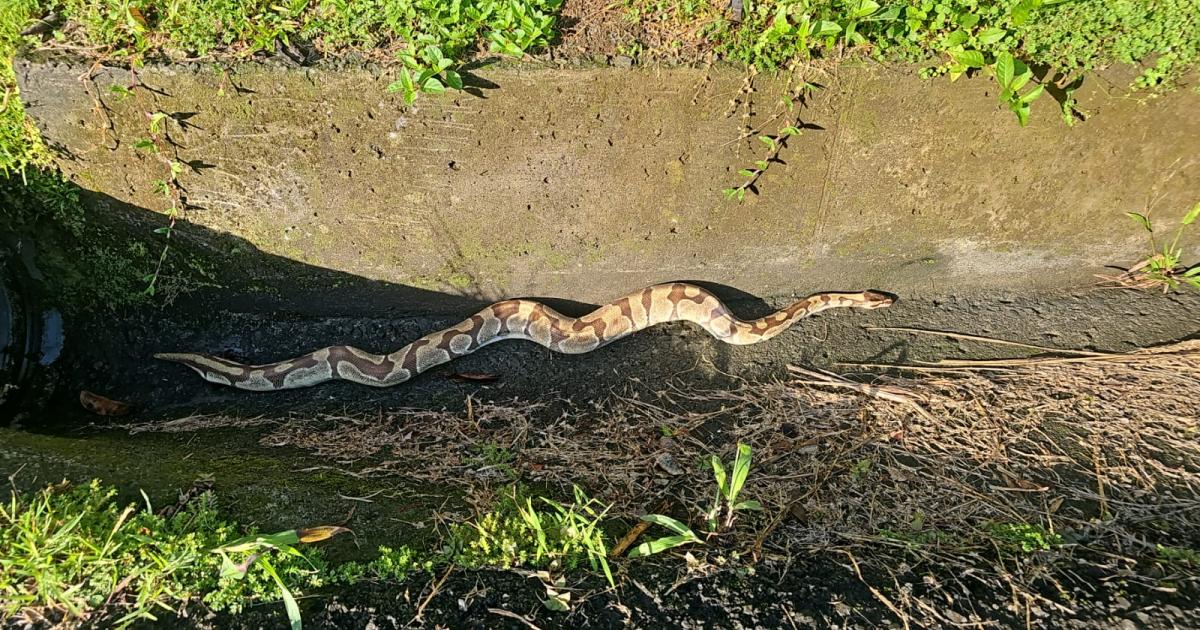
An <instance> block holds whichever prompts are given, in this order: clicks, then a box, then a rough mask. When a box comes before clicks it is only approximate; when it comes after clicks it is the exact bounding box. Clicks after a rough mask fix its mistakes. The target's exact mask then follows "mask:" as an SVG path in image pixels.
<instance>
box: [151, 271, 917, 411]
mask: <svg viewBox="0 0 1200 630" xmlns="http://www.w3.org/2000/svg"><path fill="white" fill-rule="evenodd" d="M892 301H893V298H892V297H891V296H888V295H886V294H883V293H879V292H877V291H862V292H859V293H818V294H816V295H811V296H809V297H807V298H804V299H803V300H800V301H798V302H796V303H794V304H792V305H791V306H788V307H787V308H784V309H782V310H779V311H776V312H774V313H772V314H770V315H768V316H766V317H763V318H760V319H756V320H753V321H743V320H741V319H738V318H737V317H735V316H734V315H733V314H732V313H730V312H729V309H728V308H726V307H725V305H724V304H723V303H721V300H719V299H717V297H716V296H715V295H713V294H712V293H710V292H708V291H707V290H705V289H703V288H701V287H698V286H696V285H693V284H687V283H683V282H672V283H667V284H657V285H654V286H651V287H647V288H645V289H642V290H641V291H638V292H636V293H632V294H630V295H627V296H625V297H623V298H621V299H619V300H616V301H614V302H611V303H609V304H606V305H604V306H601V307H600V308H597V309H596V310H594V311H592V312H591V313H588V314H587V315H584V316H582V317H578V318H575V317H567V316H566V315H563V314H561V313H559V312H557V311H555V310H554V309H552V308H550V307H549V306H546V305H545V304H542V303H540V302H536V301H533V300H522V299H513V300H504V301H501V302H496V303H495V304H492V305H491V306H488V307H487V308H485V309H483V310H481V311H479V312H478V313H476V314H474V315H472V316H471V317H470V318H468V319H466V320H463V321H462V322H461V323H459V324H458V325H456V326H453V327H451V328H447V329H445V330H440V331H438V332H435V333H432V334H429V335H425V336H424V337H421V338H420V339H417V340H416V341H414V342H412V343H410V344H408V345H407V346H404V347H403V348H400V349H399V350H396V351H395V352H392V353H391V354H387V355H378V354H372V353H370V352H365V351H363V350H359V349H358V348H355V347H352V346H329V347H327V348H322V349H320V350H316V351H314V352H310V353H308V354H305V355H303V356H299V357H296V358H294V359H288V360H286V361H277V362H275V363H266V364H263V365H245V364H242V363H237V362H235V361H230V360H228V359H222V358H220V357H215V356H211V355H206V354H193V353H161V354H156V355H154V356H155V358H158V359H163V360H166V361H174V362H176V363H182V364H183V365H186V366H188V367H190V368H192V369H193V370H195V371H196V372H197V373H199V374H200V376H202V377H204V379H205V380H207V381H209V382H212V383H218V384H221V385H229V386H232V387H237V388H240V389H248V390H252V391H274V390H282V389H295V388H298V387H310V386H312V385H318V384H320V383H324V382H326V381H332V380H338V379H340V380H346V381H352V382H355V383H361V384H363V385H372V386H375V387H389V386H392V385H398V384H400V383H403V382H405V381H407V380H409V379H411V378H413V377H415V376H416V375H418V374H420V373H421V372H424V371H425V370H428V369H429V368H432V367H434V366H437V365H441V364H443V363H446V362H447V361H451V360H453V359H455V358H457V357H461V356H463V355H466V354H470V353H472V352H474V351H476V350H478V349H480V348H482V347H484V346H486V345H488V344H491V343H495V342H497V341H503V340H505V339H526V340H529V341H534V342H537V343H539V344H541V345H543V346H545V347H547V348H549V349H551V350H554V351H555V352H561V353H564V354H582V353H584V352H591V351H592V350H595V349H597V348H599V347H601V346H605V345H608V344H610V343H612V342H614V341H616V340H618V339H621V338H623V337H627V336H629V335H632V334H633V333H635V332H638V331H639V330H644V329H646V328H649V327H651V326H654V325H655V324H662V323H665V322H671V321H688V322H694V323H696V324H699V325H700V326H702V327H703V328H704V329H705V330H707V331H708V332H709V333H711V334H712V335H713V336H714V337H716V338H717V339H720V340H721V341H724V342H725V343H730V344H734V345H747V344H752V343H758V342H760V341H766V340H767V339H770V338H772V337H774V336H776V335H778V334H779V333H781V332H783V331H785V330H787V329H788V328H789V327H791V325H792V324H794V323H796V322H797V321H799V320H801V319H803V318H805V317H808V316H809V315H814V314H816V313H819V312H821V311H824V310H827V309H831V308H863V309H876V308H883V307H885V306H890V305H891V304H892Z"/></svg>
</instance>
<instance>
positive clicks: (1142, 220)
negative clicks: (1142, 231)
mask: <svg viewBox="0 0 1200 630" xmlns="http://www.w3.org/2000/svg"><path fill="white" fill-rule="evenodd" d="M1125 216H1127V217H1129V218H1130V219H1133V220H1134V221H1135V222H1137V223H1138V224H1140V225H1141V226H1142V227H1144V228H1146V231H1147V232H1150V233H1152V234H1153V233H1154V228H1153V227H1151V226H1150V219H1148V218H1146V216H1145V215H1143V214H1139V213H1137V212H1126V213H1125Z"/></svg>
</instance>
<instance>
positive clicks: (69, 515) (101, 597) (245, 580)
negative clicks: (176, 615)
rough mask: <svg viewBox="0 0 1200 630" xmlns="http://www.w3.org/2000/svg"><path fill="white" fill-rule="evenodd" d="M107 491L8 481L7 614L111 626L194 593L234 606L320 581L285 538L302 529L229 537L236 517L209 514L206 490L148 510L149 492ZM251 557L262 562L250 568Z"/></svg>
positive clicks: (315, 564) (190, 599)
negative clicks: (177, 504) (162, 511)
mask: <svg viewBox="0 0 1200 630" xmlns="http://www.w3.org/2000/svg"><path fill="white" fill-rule="evenodd" d="M115 496H116V490H115V489H113V488H110V487H105V486H102V485H101V484H100V482H99V481H93V482H91V484H90V485H87V486H80V487H71V486H70V485H69V484H67V483H66V482H64V483H63V484H59V485H55V486H50V487H47V488H45V489H43V490H41V491H39V492H37V493H35V494H33V495H32V496H23V495H21V494H19V493H17V492H15V491H14V492H13V494H12V497H11V498H10V500H9V501H8V503H7V505H0V602H3V609H2V610H3V612H4V613H5V615H6V616H13V615H17V614H24V615H27V616H41V617H49V618H53V619H57V620H60V621H63V622H66V621H69V620H79V619H83V618H89V619H91V620H92V621H97V620H101V619H103V620H105V624H104V625H109V624H111V625H113V626H115V627H118V628H120V627H125V626H128V625H130V624H132V623H133V622H135V621H138V620H144V619H155V612H161V611H168V612H170V611H173V610H175V609H176V608H179V607H182V606H184V605H186V604H188V603H195V602H197V601H201V600H202V601H204V602H205V603H207V604H208V606H209V607H210V608H212V609H214V610H231V611H233V612H237V611H240V610H241V608H242V607H243V606H244V605H246V603H248V602H254V601H270V600H273V599H275V598H276V597H277V596H278V595H282V594H283V593H284V592H285V591H286V592H287V593H288V595H287V596H290V592H291V589H294V588H297V587H307V586H317V585H319V583H318V581H317V580H316V579H315V577H316V575H317V573H318V568H319V567H321V566H322V564H321V563H320V559H319V555H317V554H311V556H310V557H309V558H306V557H305V556H304V555H303V554H301V553H300V552H298V551H297V550H295V549H294V548H293V547H291V545H293V544H295V543H294V542H292V543H289V542H288V541H291V540H295V541H296V542H300V541H301V540H302V539H303V538H305V536H303V535H301V534H299V533H297V532H285V533H283V534H276V535H274V536H267V537H254V540H260V539H261V540H265V541H267V543H269V544H267V543H264V544H262V545H255V546H247V545H248V544H249V543H248V541H247V540H246V539H243V540H240V541H239V540H235V539H236V526H235V525H234V524H233V523H231V522H228V521H224V520H222V519H221V518H220V517H219V516H218V514H217V511H216V506H215V502H214V499H213V496H212V494H211V493H205V494H202V495H200V497H199V498H197V499H195V500H193V501H192V502H190V503H189V504H188V505H186V506H184V508H183V509H182V510H179V511H178V513H176V514H175V515H173V516H171V517H164V516H159V515H157V514H155V513H154V512H153V511H152V510H151V509H150V502H149V500H148V499H146V501H145V506H144V509H143V507H140V506H137V505H133V504H131V505H127V506H125V507H123V508H122V507H119V506H118V504H117V503H116V502H115V501H114V497H115ZM143 498H145V495H143ZM324 533H327V532H318V533H314V534H310V535H309V536H316V537H317V538H320V537H321V536H323V535H324ZM214 550H217V551H220V553H219V554H216V553H213V552H214ZM255 560H257V561H258V562H257V566H259V567H261V568H262V571H252V570H251V567H252V566H253V565H255ZM223 564H228V565H231V566H234V567H238V568H240V572H241V575H240V577H238V578H234V577H232V576H231V574H229V573H228V571H227V570H222V565H223ZM268 580H269V581H268ZM285 585H290V587H289V586H285ZM287 596H285V599H286V597H287ZM289 609H290V605H289Z"/></svg>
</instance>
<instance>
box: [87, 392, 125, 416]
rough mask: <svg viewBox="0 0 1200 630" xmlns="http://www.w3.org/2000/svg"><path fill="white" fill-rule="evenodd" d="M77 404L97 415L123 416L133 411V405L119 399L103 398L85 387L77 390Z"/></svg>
mask: <svg viewBox="0 0 1200 630" xmlns="http://www.w3.org/2000/svg"><path fill="white" fill-rule="evenodd" d="M79 404H81V405H83V408H84V409H87V410H88V411H90V412H92V413H94V414H96V415H98V416H123V415H125V414H127V413H129V412H130V411H133V407H131V406H129V405H127V404H125V403H123V402H121V401H119V400H113V399H111V398H105V397H104V396H101V395H100V394H93V393H92V392H89V391H88V390H86V389H85V390H81V391H80V392H79Z"/></svg>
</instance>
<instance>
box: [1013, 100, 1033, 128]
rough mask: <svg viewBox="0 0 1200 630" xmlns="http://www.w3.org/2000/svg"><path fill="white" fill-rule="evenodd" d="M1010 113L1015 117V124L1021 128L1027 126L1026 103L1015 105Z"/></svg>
mask: <svg viewBox="0 0 1200 630" xmlns="http://www.w3.org/2000/svg"><path fill="white" fill-rule="evenodd" d="M1011 109H1012V111H1013V113H1014V114H1016V115H1017V122H1018V123H1020V124H1021V126H1022V127H1024V126H1026V125H1028V124H1029V105H1028V104H1026V103H1016V104H1014V105H1013V106H1012V108H1011Z"/></svg>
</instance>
